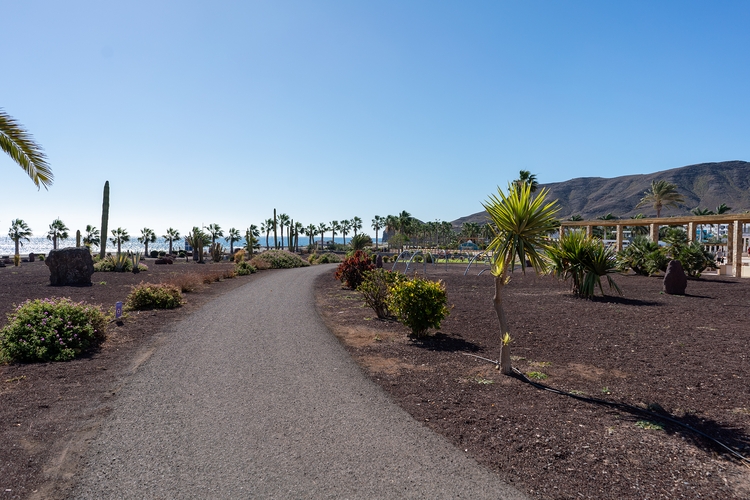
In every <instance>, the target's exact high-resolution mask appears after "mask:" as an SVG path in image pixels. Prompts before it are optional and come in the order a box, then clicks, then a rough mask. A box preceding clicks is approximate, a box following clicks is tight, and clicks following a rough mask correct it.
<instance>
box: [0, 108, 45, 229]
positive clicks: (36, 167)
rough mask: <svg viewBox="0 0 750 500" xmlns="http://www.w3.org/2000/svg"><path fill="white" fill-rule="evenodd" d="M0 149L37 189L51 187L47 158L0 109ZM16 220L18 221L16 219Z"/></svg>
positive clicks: (16, 123)
mask: <svg viewBox="0 0 750 500" xmlns="http://www.w3.org/2000/svg"><path fill="white" fill-rule="evenodd" d="M0 149H2V150H3V151H4V152H5V153H7V154H8V156H10V157H11V159H12V160H13V161H14V162H16V163H18V165H19V166H20V167H21V168H22V169H23V170H24V172H26V173H27V174H28V176H29V177H31V181H32V182H33V183H34V184H35V185H36V187H37V188H41V186H44V189H47V186H51V185H52V181H53V180H54V176H53V175H52V170H51V169H50V167H49V165H47V157H46V156H45V154H44V152H43V151H42V147H41V146H39V145H38V144H37V143H36V142H34V139H33V138H32V137H31V134H29V133H28V132H27V131H26V130H24V128H23V127H22V126H21V125H20V124H19V123H18V122H17V121H16V120H14V119H13V117H11V116H10V115H9V114H7V113H6V112H5V111H4V110H3V109H2V108H0ZM16 220H18V219H16Z"/></svg>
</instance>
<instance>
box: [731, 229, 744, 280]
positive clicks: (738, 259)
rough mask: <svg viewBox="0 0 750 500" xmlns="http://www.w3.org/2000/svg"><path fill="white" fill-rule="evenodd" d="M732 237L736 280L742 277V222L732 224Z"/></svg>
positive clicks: (733, 266)
mask: <svg viewBox="0 0 750 500" xmlns="http://www.w3.org/2000/svg"><path fill="white" fill-rule="evenodd" d="M732 229H733V231H732V233H733V234H732V236H734V238H733V240H734V241H733V242H734V248H733V249H732V253H733V254H734V261H733V263H732V271H733V273H734V277H735V278H739V277H741V276H742V224H741V223H740V221H734V222H733V223H732Z"/></svg>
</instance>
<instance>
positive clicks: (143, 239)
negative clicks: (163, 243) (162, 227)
mask: <svg viewBox="0 0 750 500" xmlns="http://www.w3.org/2000/svg"><path fill="white" fill-rule="evenodd" d="M137 240H138V241H139V242H140V243H143V245H144V249H143V256H144V257H146V256H147V255H148V244H149V243H153V242H155V241H156V233H155V232H154V230H153V229H149V228H147V227H144V228H143V229H141V235H140V236H139V237H138V238H137Z"/></svg>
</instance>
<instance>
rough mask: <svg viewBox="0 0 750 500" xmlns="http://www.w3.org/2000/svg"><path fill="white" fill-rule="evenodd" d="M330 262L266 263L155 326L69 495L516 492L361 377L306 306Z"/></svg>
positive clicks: (389, 495) (412, 495) (458, 495)
mask: <svg viewBox="0 0 750 500" xmlns="http://www.w3.org/2000/svg"><path fill="white" fill-rule="evenodd" d="M330 271H331V268H330V266H316V267H311V268H304V269H295V270H288V271H277V272H272V273H267V274H265V275H264V276H261V277H259V279H257V280H256V281H254V282H253V283H250V284H248V285H246V286H243V287H241V288H238V289H236V290H234V291H232V292H231V293H228V294H227V295H225V296H223V297H221V298H219V299H217V300H214V301H213V302H211V303H209V304H207V305H206V306H204V307H203V308H202V309H201V310H200V311H198V312H196V313H194V314H191V315H190V316H189V317H187V318H186V319H185V320H183V321H180V322H179V323H177V324H176V325H175V327H174V328H173V329H171V330H169V331H168V332H167V333H166V334H164V335H163V336H162V339H161V341H160V343H158V345H157V347H156V348H155V349H154V350H153V352H152V354H151V356H150V358H149V359H147V360H144V362H143V365H142V366H141V368H140V369H139V370H138V372H137V373H136V374H135V375H134V376H133V377H132V378H130V379H129V380H128V381H127V382H126V383H125V385H124V387H123V388H122V389H121V392H120V395H119V396H118V399H117V400H116V401H115V402H114V403H113V406H114V409H113V411H112V413H111V414H110V415H109V416H108V417H107V419H106V420H105V421H104V423H103V424H102V427H101V430H100V432H99V434H98V436H97V437H96V439H94V440H93V442H92V443H91V445H90V447H89V454H88V458H87V460H86V462H85V465H84V467H83V470H84V471H85V472H84V475H82V477H80V479H79V480H77V481H76V483H77V487H76V489H75V490H74V492H73V494H72V497H74V498H96V499H101V498H522V495H521V494H520V493H518V492H517V491H515V490H513V489H511V488H509V487H508V486H506V485H505V484H503V483H502V482H501V481H500V480H499V479H498V478H497V476H495V475H494V474H492V473H490V472H489V471H487V470H486V469H484V468H482V467H481V466H479V465H478V464H477V463H476V462H474V461H473V460H471V459H468V458H467V457H466V456H465V455H464V454H463V452H461V451H460V450H458V449H456V448H454V447H453V446H452V445H450V444H449V443H448V442H447V441H445V440H444V439H443V438H440V437H438V436H437V435H435V434H434V433H432V432H431V431H430V430H428V429H427V428H425V427H424V426H423V425H421V424H419V423H417V422H416V421H414V420H413V419H412V418H411V417H410V416H409V415H408V414H407V413H405V412H404V411H403V410H401V409H400V408H399V407H397V406H396V405H394V404H393V403H392V402H391V400H390V399H389V398H388V397H387V396H386V395H385V394H384V393H383V392H382V391H381V390H380V389H379V388H378V387H377V386H376V385H375V384H373V383H371V382H370V381H369V380H368V379H367V378H366V377H365V376H364V374H363V373H362V372H361V371H360V369H359V368H358V367H357V366H356V364H355V363H354V362H353V361H352V360H351V359H350V357H349V355H348V354H347V353H346V351H345V350H344V349H343V348H342V347H341V345H340V344H339V343H338V341H337V340H336V339H335V338H334V337H333V336H332V335H331V334H330V333H329V332H328V330H327V329H326V328H325V327H324V326H322V324H321V323H320V320H319V318H318V316H317V313H316V311H315V305H314V299H313V293H312V290H313V288H312V283H313V280H314V278H315V277H316V276H317V275H318V274H320V273H322V272H330Z"/></svg>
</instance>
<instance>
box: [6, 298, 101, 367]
mask: <svg viewBox="0 0 750 500" xmlns="http://www.w3.org/2000/svg"><path fill="white" fill-rule="evenodd" d="M107 321H108V317H107V315H106V314H105V313H104V312H103V311H102V310H101V309H100V308H99V307H97V306H93V305H89V304H85V303H83V302H73V301H72V300H70V299H69V298H51V299H36V300H27V301H26V302H24V303H23V304H21V305H20V306H18V307H17V308H16V310H15V311H14V312H12V313H10V314H9V315H8V324H7V325H6V326H5V327H4V328H3V329H2V330H0V351H2V354H3V355H4V357H6V358H8V359H11V360H13V361H21V362H36V361H69V360H71V359H73V358H75V357H76V356H78V355H79V354H81V353H84V352H86V351H88V350H90V349H92V348H93V347H95V346H97V345H99V344H100V343H101V342H102V341H103V340H104V337H105V332H106V327H107Z"/></svg>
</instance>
